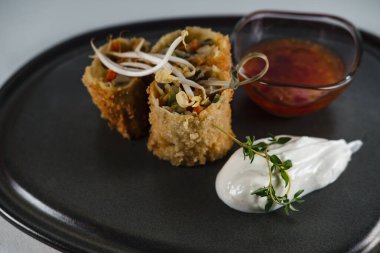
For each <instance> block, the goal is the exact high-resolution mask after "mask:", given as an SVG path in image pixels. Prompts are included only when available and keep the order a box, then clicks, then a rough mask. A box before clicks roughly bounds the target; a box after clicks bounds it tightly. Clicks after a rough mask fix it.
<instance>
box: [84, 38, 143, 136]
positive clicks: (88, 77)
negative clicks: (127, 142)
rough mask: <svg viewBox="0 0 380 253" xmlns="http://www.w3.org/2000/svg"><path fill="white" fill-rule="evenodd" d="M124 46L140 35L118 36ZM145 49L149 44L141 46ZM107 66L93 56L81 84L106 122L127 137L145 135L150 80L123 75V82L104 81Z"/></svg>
mask: <svg viewBox="0 0 380 253" xmlns="http://www.w3.org/2000/svg"><path fill="white" fill-rule="evenodd" d="M117 40H122V41H123V43H125V44H124V45H127V47H129V48H128V50H133V48H134V47H135V46H137V44H138V42H140V41H141V39H140V38H132V39H121V38H119V39H117ZM108 46H109V43H107V44H106V45H103V46H102V47H101V48H100V50H101V51H102V52H104V51H105V50H107V47H108ZM144 49H145V51H146V50H147V49H148V44H147V43H145V45H144ZM106 72H107V69H106V68H105V67H104V66H103V65H102V63H101V62H100V60H99V59H98V58H95V59H94V60H93V61H92V63H91V65H90V66H87V67H86V69H85V73H84V75H83V77H82V82H83V84H84V85H85V86H86V87H87V90H88V92H89V93H90V95H91V97H92V101H93V103H94V104H95V105H96V106H97V107H98V108H99V110H100V113H101V117H102V118H103V119H106V120H107V121H108V125H109V126H110V128H116V129H117V131H118V132H119V133H120V134H121V135H122V136H123V137H124V138H127V139H134V138H139V137H142V136H144V135H146V134H147V132H148V128H149V122H148V105H147V94H146V88H147V84H148V83H149V81H148V82H147V81H145V79H142V78H136V77H131V78H126V77H124V83H122V84H118V85H114V84H112V83H111V82H109V81H107V80H106V78H105V76H106Z"/></svg>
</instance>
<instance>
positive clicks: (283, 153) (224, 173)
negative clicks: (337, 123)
mask: <svg viewBox="0 0 380 253" xmlns="http://www.w3.org/2000/svg"><path fill="white" fill-rule="evenodd" d="M278 137H291V140H290V141H289V142H288V143H286V144H282V145H281V144H275V145H271V146H270V148H269V152H268V153H269V154H270V155H274V154H275V155H277V156H278V157H279V158H280V159H281V160H283V161H285V160H288V159H289V160H291V161H292V163H293V166H292V167H291V168H290V169H289V170H288V171H287V172H288V174H289V177H290V179H291V181H292V186H291V190H290V192H289V195H288V196H289V198H292V197H293V195H294V194H295V193H296V192H297V191H298V190H301V189H304V192H303V193H302V195H301V196H303V195H305V194H308V193H310V192H312V191H315V190H318V189H321V188H323V187H325V186H327V185H329V184H331V183H333V182H334V181H335V180H336V179H337V178H338V177H339V176H340V175H341V174H342V172H343V171H344V170H345V168H346V166H347V164H348V162H349V161H350V159H351V155H352V154H353V153H354V152H356V151H358V150H359V149H360V147H361V146H362V144H363V143H362V142H361V141H360V140H356V141H352V142H350V143H347V142H346V141H345V140H327V139H322V138H314V137H307V136H302V137H297V136H289V135H281V136H278ZM262 141H264V142H266V143H268V142H269V139H260V140H256V141H255V143H258V142H262ZM268 183H269V171H268V167H267V163H266V160H265V159H264V158H262V157H260V156H257V155H256V156H255V159H254V161H253V163H250V160H249V158H246V159H245V160H244V155H243V151H242V148H240V149H238V150H236V151H235V153H234V154H233V155H232V156H231V157H230V159H229V160H228V161H227V162H226V164H225V165H224V166H223V168H222V169H221V170H220V172H219V174H218V176H217V177H216V182H215V187H216V192H217V194H218V196H219V198H220V199H221V200H222V201H223V202H224V203H226V204H227V205H228V206H230V207H232V208H234V209H236V210H239V211H242V212H247V213H261V212H264V210H265V204H266V202H267V198H265V197H259V196H256V195H251V193H252V192H253V191H255V190H257V189H259V188H261V187H264V186H267V185H268ZM272 184H273V185H274V188H275V190H276V194H281V195H283V194H285V192H286V188H285V184H284V183H283V180H281V179H279V177H278V175H274V176H273V177H272ZM279 207H281V206H279V205H273V206H272V208H271V211H273V210H275V209H277V208H279Z"/></svg>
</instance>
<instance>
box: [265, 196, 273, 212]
mask: <svg viewBox="0 0 380 253" xmlns="http://www.w3.org/2000/svg"><path fill="white" fill-rule="evenodd" d="M272 205H273V200H272V199H268V201H267V203H266V205H265V212H266V213H267V212H269V210H270V209H271V207H272Z"/></svg>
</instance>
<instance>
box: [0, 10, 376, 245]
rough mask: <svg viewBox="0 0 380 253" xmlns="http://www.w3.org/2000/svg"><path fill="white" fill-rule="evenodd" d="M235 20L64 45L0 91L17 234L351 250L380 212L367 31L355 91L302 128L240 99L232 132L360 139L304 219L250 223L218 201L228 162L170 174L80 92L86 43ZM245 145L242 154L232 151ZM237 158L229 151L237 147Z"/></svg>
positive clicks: (306, 206)
mask: <svg viewBox="0 0 380 253" xmlns="http://www.w3.org/2000/svg"><path fill="white" fill-rule="evenodd" d="M237 20H238V17H214V18H191V19H176V20H165V21H152V22H146V23H136V24H130V25H123V26H117V27H111V28H107V29H103V30H99V31H95V32H90V33H87V34H84V35H81V36H79V37H76V38H74V39H71V40H68V41H66V42H64V43H62V44H60V45H58V46H56V47H54V48H52V49H50V50H48V51H47V52H45V53H43V54H42V55H40V56H39V57H37V58H36V59H34V60H32V61H31V62H30V63H28V64H26V65H25V66H24V67H23V68H22V69H20V70H19V71H18V72H17V73H16V74H15V75H14V76H13V77H12V78H11V79H10V80H8V81H7V83H6V84H5V86H4V87H3V88H2V89H1V92H0V206H1V213H2V215H3V216H4V217H6V218H7V219H8V220H10V221H11V222H12V223H13V224H15V225H17V226H18V227H19V228H21V229H23V230H24V231H26V232H28V233H29V234H31V235H33V236H35V237H37V238H38V239H40V240H42V241H44V242H46V243H49V244H52V245H53V246H55V247H57V248H58V249H61V250H64V251H71V252H126V251H128V252H134V251H136V252H140V251H164V252H168V251H172V252H194V251H196V252H279V251H280V252H346V251H349V250H350V249H352V248H353V247H354V246H355V245H357V244H358V243H359V242H360V241H361V240H362V239H363V238H364V237H365V236H366V235H367V234H368V233H369V232H370V231H371V229H372V228H373V227H374V226H375V224H376V222H377V221H378V219H379V214H380V197H379V196H380V195H379V192H380V183H379V178H380V169H379V164H380V156H379V151H378V150H379V149H378V147H379V145H378V144H379V140H380V131H379V126H380V114H379V105H380V103H379V101H380V100H379V97H380V85H379V83H380V71H379V69H380V40H379V39H378V38H376V37H374V36H371V35H369V34H367V33H362V35H363V41H364V55H363V58H362V64H361V67H360V70H359V72H358V74H357V77H356V78H355V80H354V81H353V83H352V85H351V87H349V89H348V90H347V92H346V93H344V94H343V95H342V96H341V97H339V98H338V99H337V100H336V101H335V102H334V103H333V104H331V105H330V106H329V107H328V108H326V109H324V110H322V111H320V112H317V113H315V114H313V115H310V116H307V117H303V118H298V119H281V118H276V117H274V116H271V115H268V114H267V113H265V112H263V111H261V110H260V109H259V108H258V107H257V106H255V105H254V104H253V103H252V102H251V101H250V100H249V99H248V98H247V97H246V96H245V94H244V93H243V91H242V90H239V91H238V92H237V93H236V96H235V99H234V101H233V103H232V106H233V129H234V130H235V133H236V134H237V136H238V137H239V138H243V137H244V136H245V135H252V134H255V135H256V136H257V137H265V136H266V135H267V133H273V134H292V135H309V136H318V137H325V138H329V139H340V138H343V139H346V140H348V141H351V140H354V139H361V140H363V142H364V146H363V148H362V149H361V150H360V151H359V152H358V153H356V154H355V155H354V156H353V158H352V161H351V162H350V164H349V165H348V167H347V170H346V171H345V172H344V173H343V174H342V175H341V177H340V178H339V179H338V180H337V181H336V182H335V183H334V184H332V185H330V186H328V187H326V188H325V189H323V190H320V191H317V192H314V193H312V194H310V195H307V196H306V197H305V200H306V201H305V202H304V203H303V204H302V205H301V206H300V209H301V211H300V212H298V213H294V214H293V215H291V216H290V217H287V216H286V215H284V213H283V211H282V210H278V211H275V212H273V213H270V214H246V213H241V212H238V211H235V210H233V209H231V208H229V207H228V206H226V205H225V204H223V202H221V201H220V200H219V199H218V197H217V195H216V192H215V188H214V181H215V177H216V175H217V173H218V171H219V170H220V168H221V167H222V165H223V164H224V162H225V161H226V160H227V158H228V156H229V155H230V154H231V153H232V151H231V152H230V154H229V155H228V156H227V157H225V158H224V159H222V160H220V161H217V162H214V163H209V164H207V165H206V166H199V167H195V168H184V167H183V168H182V167H180V168H177V167H172V166H171V165H170V164H169V163H168V162H166V161H160V160H158V159H157V158H156V157H154V156H153V155H152V154H151V153H150V152H148V150H147V148H146V138H145V139H142V140H138V141H126V140H124V139H123V138H121V136H120V135H119V134H118V133H117V132H115V131H111V130H110V129H109V128H108V127H107V124H106V122H105V121H103V120H101V119H100V117H99V111H98V110H97V108H96V107H95V106H94V105H93V104H92V102H91V99H90V96H89V94H88V93H87V91H86V89H85V87H84V86H83V85H82V83H81V76H82V74H83V69H84V67H85V66H86V65H88V64H89V63H90V61H91V60H90V59H89V58H88V56H89V55H90V54H92V52H91V49H90V45H89V41H90V39H91V38H97V43H99V44H101V43H103V42H104V41H105V40H104V39H105V38H106V37H107V35H109V34H111V33H112V34H114V35H116V36H117V35H118V34H119V32H120V31H122V30H127V31H128V33H127V34H128V36H143V37H145V38H147V39H149V40H150V41H151V42H152V43H154V41H156V40H157V39H158V38H159V36H160V35H162V34H165V33H167V32H169V31H172V30H174V29H177V28H182V27H184V26H186V25H200V26H205V27H212V28H213V29H215V30H217V31H221V32H223V33H226V34H229V33H231V31H232V29H233V26H234V24H235V23H236V22H237ZM236 148H237V147H236V146H235V147H234V149H236ZM234 149H233V150H234Z"/></svg>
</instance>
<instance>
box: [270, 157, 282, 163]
mask: <svg viewBox="0 0 380 253" xmlns="http://www.w3.org/2000/svg"><path fill="white" fill-rule="evenodd" d="M270 161H271V162H272V163H273V164H275V165H279V164H282V162H281V160H280V158H278V156H276V155H271V156H270Z"/></svg>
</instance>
